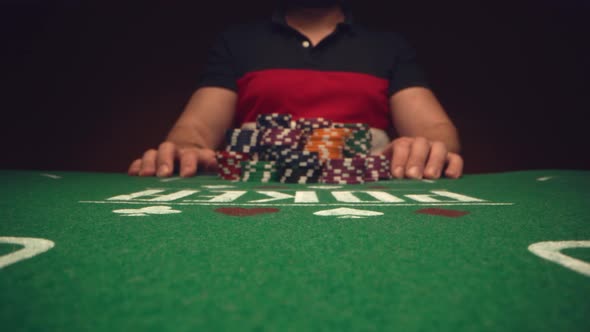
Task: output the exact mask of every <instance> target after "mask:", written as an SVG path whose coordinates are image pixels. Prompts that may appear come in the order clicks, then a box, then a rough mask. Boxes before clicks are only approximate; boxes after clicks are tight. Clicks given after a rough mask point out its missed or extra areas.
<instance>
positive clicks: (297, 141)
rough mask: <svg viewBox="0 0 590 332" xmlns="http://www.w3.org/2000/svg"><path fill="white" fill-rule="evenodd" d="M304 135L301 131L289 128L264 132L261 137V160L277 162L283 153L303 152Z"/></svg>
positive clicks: (271, 129)
mask: <svg viewBox="0 0 590 332" xmlns="http://www.w3.org/2000/svg"><path fill="white" fill-rule="evenodd" d="M302 141H303V133H302V132H301V130H297V129H288V128H270V129H265V130H263V131H262V135H261V136H260V142H259V146H260V159H262V160H267V161H276V160H279V159H280V155H281V153H282V152H283V151H297V150H301V144H302Z"/></svg>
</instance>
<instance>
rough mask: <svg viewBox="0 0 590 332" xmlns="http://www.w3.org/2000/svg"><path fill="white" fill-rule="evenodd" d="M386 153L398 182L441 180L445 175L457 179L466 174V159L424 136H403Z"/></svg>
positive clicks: (388, 147)
mask: <svg viewBox="0 0 590 332" xmlns="http://www.w3.org/2000/svg"><path fill="white" fill-rule="evenodd" d="M383 154H385V155H386V156H388V157H389V159H390V160H391V173H392V174H393V176H394V177H395V178H397V179H403V178H411V179H422V178H426V179H438V178H440V177H441V175H442V174H443V172H444V174H445V175H446V176H447V177H449V178H453V179H457V178H459V177H461V175H462V174H463V158H461V156H460V155H458V154H456V153H453V152H449V151H448V149H447V147H446V145H445V144H444V143H443V142H439V141H429V140H427V139H426V138H424V137H400V138H398V139H395V140H394V141H392V142H391V143H390V144H389V145H388V146H387V148H386V149H385V150H384V151H383Z"/></svg>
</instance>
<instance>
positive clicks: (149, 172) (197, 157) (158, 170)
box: [127, 141, 217, 177]
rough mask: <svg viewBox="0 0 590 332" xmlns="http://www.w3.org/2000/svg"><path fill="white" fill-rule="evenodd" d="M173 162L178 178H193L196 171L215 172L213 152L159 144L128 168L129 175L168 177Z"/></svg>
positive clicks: (172, 172)
mask: <svg viewBox="0 0 590 332" xmlns="http://www.w3.org/2000/svg"><path fill="white" fill-rule="evenodd" d="M175 161H178V162H179V168H180V176H182V177H189V176H194V175H195V174H196V173H197V170H203V171H215V170H216V168H217V160H216V159H215V152H214V151H213V150H210V149H201V148H197V147H194V146H180V145H177V144H175V143H172V142H169V141H167V142H164V143H162V144H160V147H159V148H158V150H155V149H150V150H148V151H146V152H145V153H144V155H143V157H142V158H139V159H136V160H135V161H133V162H132V163H131V166H129V171H128V172H127V173H128V174H129V175H139V176H154V175H157V176H159V177H169V176H171V175H172V174H174V164H175Z"/></svg>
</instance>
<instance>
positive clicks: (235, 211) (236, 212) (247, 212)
mask: <svg viewBox="0 0 590 332" xmlns="http://www.w3.org/2000/svg"><path fill="white" fill-rule="evenodd" d="M279 211H280V210H279V209H275V208H241V207H223V208H217V209H215V212H217V213H222V214H225V215H228V216H234V217H250V216H257V215H260V214H266V213H277V212H279Z"/></svg>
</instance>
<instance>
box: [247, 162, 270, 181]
mask: <svg viewBox="0 0 590 332" xmlns="http://www.w3.org/2000/svg"><path fill="white" fill-rule="evenodd" d="M241 167H242V176H241V180H242V181H243V182H276V181H278V169H277V164H276V162H274V161H242V162H241Z"/></svg>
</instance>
